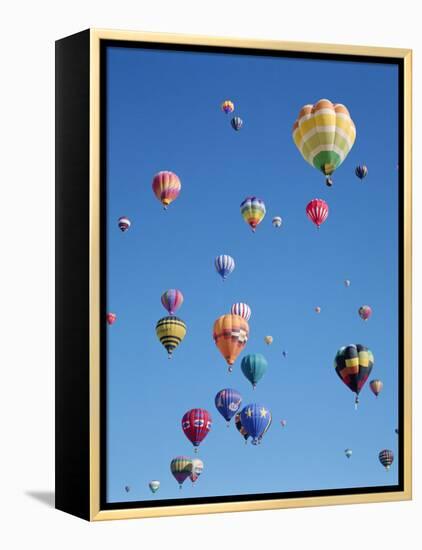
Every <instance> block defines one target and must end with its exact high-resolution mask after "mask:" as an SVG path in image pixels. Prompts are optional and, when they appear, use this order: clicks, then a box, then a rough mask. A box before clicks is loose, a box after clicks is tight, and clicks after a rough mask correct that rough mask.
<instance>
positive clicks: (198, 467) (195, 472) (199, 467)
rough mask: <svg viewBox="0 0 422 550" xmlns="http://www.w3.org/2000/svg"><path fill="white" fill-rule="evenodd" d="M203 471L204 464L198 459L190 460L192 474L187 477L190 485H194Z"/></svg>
mask: <svg viewBox="0 0 422 550" xmlns="http://www.w3.org/2000/svg"><path fill="white" fill-rule="evenodd" d="M203 470H204V463H203V462H202V460H201V459H200V458H193V459H192V473H191V475H190V476H189V478H190V480H191V481H192V483H195V481H196V480H197V479H198V477H199V476H200V475H201V474H202V472H203Z"/></svg>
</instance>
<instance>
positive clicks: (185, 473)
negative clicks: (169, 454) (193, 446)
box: [170, 456, 192, 489]
mask: <svg viewBox="0 0 422 550" xmlns="http://www.w3.org/2000/svg"><path fill="white" fill-rule="evenodd" d="M170 470H171V473H172V474H173V477H174V478H175V479H176V481H177V482H178V483H179V487H180V489H181V488H182V485H183V482H184V481H185V480H186V479H187V478H188V477H189V476H190V475H191V473H192V460H191V459H190V458H189V457H187V456H177V457H176V458H173V460H172V461H171V462H170Z"/></svg>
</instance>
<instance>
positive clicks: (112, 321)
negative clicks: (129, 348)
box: [107, 313, 117, 325]
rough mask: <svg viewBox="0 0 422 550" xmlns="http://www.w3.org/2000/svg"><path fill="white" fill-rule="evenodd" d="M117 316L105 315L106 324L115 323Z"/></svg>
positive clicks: (113, 314) (112, 314)
mask: <svg viewBox="0 0 422 550" xmlns="http://www.w3.org/2000/svg"><path fill="white" fill-rule="evenodd" d="M116 319H117V315H116V314H115V313H107V323H108V324H109V325H112V324H113V323H115V322H116Z"/></svg>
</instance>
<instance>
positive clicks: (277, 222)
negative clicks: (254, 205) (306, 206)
mask: <svg viewBox="0 0 422 550" xmlns="http://www.w3.org/2000/svg"><path fill="white" fill-rule="evenodd" d="M282 223H283V220H282V219H281V218H280V216H275V217H274V218H273V221H272V224H273V226H274V227H281V224H282Z"/></svg>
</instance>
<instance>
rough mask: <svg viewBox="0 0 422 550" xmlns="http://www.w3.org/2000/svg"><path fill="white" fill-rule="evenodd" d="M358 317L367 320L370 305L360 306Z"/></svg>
mask: <svg viewBox="0 0 422 550" xmlns="http://www.w3.org/2000/svg"><path fill="white" fill-rule="evenodd" d="M358 313H359V317H360V318H361V319H363V320H364V321H367V320H368V319H369V318H370V317H371V315H372V308H371V307H370V306H366V305H365V306H361V307H360V308H359V311H358Z"/></svg>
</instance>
